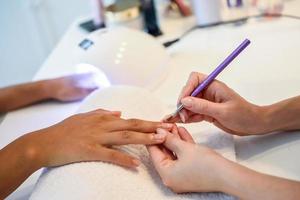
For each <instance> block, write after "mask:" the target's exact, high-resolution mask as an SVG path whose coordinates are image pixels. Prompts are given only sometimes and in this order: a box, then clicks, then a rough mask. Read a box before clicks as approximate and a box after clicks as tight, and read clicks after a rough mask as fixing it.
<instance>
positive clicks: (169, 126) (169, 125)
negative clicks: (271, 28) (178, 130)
mask: <svg viewBox="0 0 300 200" xmlns="http://www.w3.org/2000/svg"><path fill="white" fill-rule="evenodd" d="M161 128H165V129H171V128H173V124H170V123H162V124H161Z"/></svg>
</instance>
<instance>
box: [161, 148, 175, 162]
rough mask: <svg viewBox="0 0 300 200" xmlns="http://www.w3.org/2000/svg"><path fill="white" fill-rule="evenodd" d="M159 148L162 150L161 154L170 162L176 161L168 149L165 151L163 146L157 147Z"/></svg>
mask: <svg viewBox="0 0 300 200" xmlns="http://www.w3.org/2000/svg"><path fill="white" fill-rule="evenodd" d="M159 148H160V149H161V150H162V152H164V154H165V155H166V157H167V158H168V159H170V160H176V155H175V154H174V153H173V152H172V151H170V150H169V149H167V148H166V147H165V146H163V145H159Z"/></svg>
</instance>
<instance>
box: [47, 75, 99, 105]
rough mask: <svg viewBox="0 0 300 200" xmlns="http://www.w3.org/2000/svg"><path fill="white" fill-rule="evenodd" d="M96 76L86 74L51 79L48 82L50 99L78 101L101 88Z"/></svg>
mask: <svg viewBox="0 0 300 200" xmlns="http://www.w3.org/2000/svg"><path fill="white" fill-rule="evenodd" d="M95 76H96V75H95V74H93V73H84V74H75V75H69V76H65V77H60V78H55V79H50V80H48V81H47V82H46V84H47V86H46V87H48V88H49V89H47V91H48V93H49V97H50V98H52V99H55V100H58V101H62V102H68V101H78V100H81V99H83V98H84V97H86V96H87V95H89V94H90V93H91V92H93V91H94V90H96V89H98V88H99V85H98V84H97V82H96V81H95Z"/></svg>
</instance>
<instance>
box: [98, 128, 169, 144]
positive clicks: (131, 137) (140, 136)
mask: <svg viewBox="0 0 300 200" xmlns="http://www.w3.org/2000/svg"><path fill="white" fill-rule="evenodd" d="M166 136H167V134H165V133H161V134H155V133H151V134H145V133H141V132H136V131H115V132H111V133H106V134H101V135H100V136H99V137H100V139H99V140H100V142H101V144H105V145H125V144H148V145H149V144H160V143H163V142H164V141H165V138H166Z"/></svg>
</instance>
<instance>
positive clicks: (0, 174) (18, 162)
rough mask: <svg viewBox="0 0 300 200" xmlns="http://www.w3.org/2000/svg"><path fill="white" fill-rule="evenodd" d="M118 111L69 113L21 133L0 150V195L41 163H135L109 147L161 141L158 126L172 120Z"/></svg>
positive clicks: (167, 127)
mask: <svg viewBox="0 0 300 200" xmlns="http://www.w3.org/2000/svg"><path fill="white" fill-rule="evenodd" d="M120 114H121V113H120V112H110V111H104V110H96V111H92V112H88V113H83V114H78V115H75V116H72V117H70V118H68V119H66V120H64V121H63V122H61V123H59V124H56V125H54V126H52V127H49V128H46V129H42V130H39V131H36V132H33V133H30V134H27V135H24V136H22V137H20V138H18V139H17V140H15V141H14V142H12V143H10V144H8V145H7V146H6V147H4V148H3V149H1V150H0V163H1V164H0V199H3V198H5V197H6V196H8V195H9V194H10V193H11V192H13V191H14V190H15V189H16V188H17V187H18V186H19V185H20V184H21V183H22V182H23V181H24V180H25V179H26V178H27V177H28V176H30V175H31V174H32V173H33V172H35V171H36V170H38V169H39V168H41V167H51V166H60V165H64V164H68V163H73V162H80V161H105V162H111V163H115V164H118V165H122V166H125V167H131V168H134V167H137V166H138V165H139V163H140V161H139V160H137V159H136V158H134V157H133V156H131V155H129V154H126V153H123V152H120V151H118V150H115V149H113V148H111V146H113V145H125V144H160V143H162V142H163V141H164V139H165V135H163V134H160V135H159V134H155V131H156V129H157V128H165V129H170V128H171V127H172V126H173V125H172V124H164V123H161V122H150V121H143V120H137V119H129V120H125V119H122V118H120Z"/></svg>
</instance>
